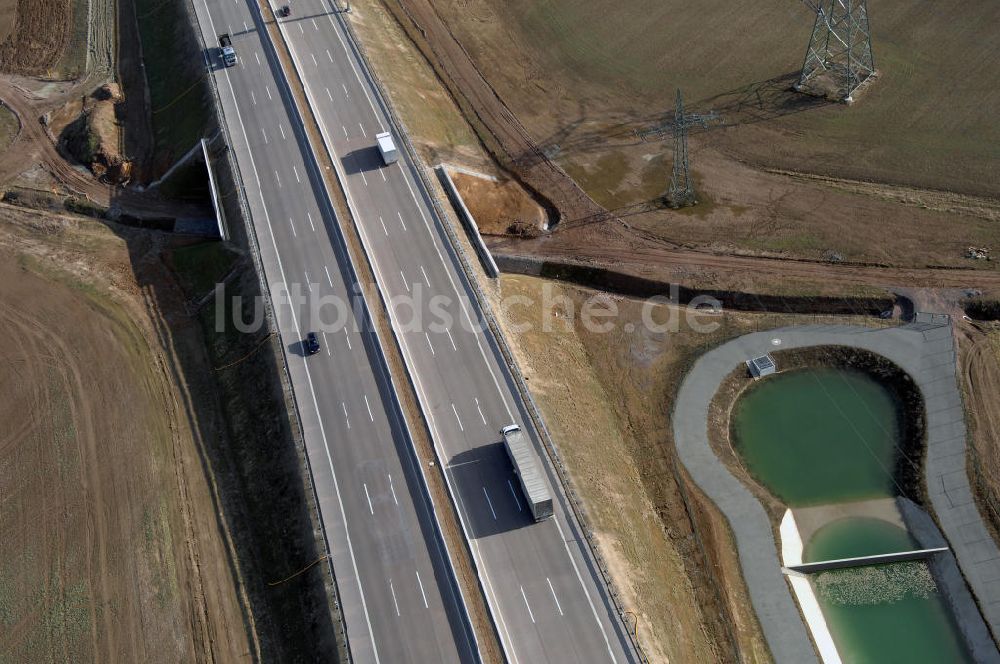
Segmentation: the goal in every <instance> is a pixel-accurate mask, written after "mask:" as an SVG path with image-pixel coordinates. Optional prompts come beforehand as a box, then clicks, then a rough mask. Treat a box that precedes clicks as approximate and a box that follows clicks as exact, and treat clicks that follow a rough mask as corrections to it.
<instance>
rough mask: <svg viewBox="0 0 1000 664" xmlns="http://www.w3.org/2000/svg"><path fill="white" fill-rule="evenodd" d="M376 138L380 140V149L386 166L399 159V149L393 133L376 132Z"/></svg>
mask: <svg viewBox="0 0 1000 664" xmlns="http://www.w3.org/2000/svg"><path fill="white" fill-rule="evenodd" d="M375 140H376V141H378V151H379V153H380V154H381V155H382V162H383V163H384V164H385V165H386V166H388V165H389V164H394V163H396V162H397V161H399V150H397V149H396V144H395V143H394V142H393V140H392V134H390V133H389V132H387V131H384V132H382V133H381V134H375Z"/></svg>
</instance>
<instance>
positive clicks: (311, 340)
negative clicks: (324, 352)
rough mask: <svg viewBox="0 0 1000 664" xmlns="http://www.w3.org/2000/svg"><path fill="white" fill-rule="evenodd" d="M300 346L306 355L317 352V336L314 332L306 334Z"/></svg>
mask: <svg viewBox="0 0 1000 664" xmlns="http://www.w3.org/2000/svg"><path fill="white" fill-rule="evenodd" d="M302 348H304V349H305V351H306V355H315V354H316V353H318V352H319V337H317V336H316V333H315V332H310V333H309V334H307V335H306V340H305V341H303V342H302Z"/></svg>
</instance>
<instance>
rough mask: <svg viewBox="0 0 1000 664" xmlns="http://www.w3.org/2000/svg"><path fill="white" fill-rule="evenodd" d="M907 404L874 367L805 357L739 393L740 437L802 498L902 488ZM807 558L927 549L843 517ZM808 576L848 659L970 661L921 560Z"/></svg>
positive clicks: (740, 445) (889, 529) (786, 495)
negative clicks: (816, 364)
mask: <svg viewBox="0 0 1000 664" xmlns="http://www.w3.org/2000/svg"><path fill="white" fill-rule="evenodd" d="M900 413H901V407H900V405H899V403H897V400H896V398H895V397H894V396H893V394H892V393H891V392H890V391H889V390H887V389H886V388H885V387H883V386H882V385H881V384H880V383H878V382H876V381H875V380H873V379H872V378H870V377H869V376H868V375H867V374H864V373H861V372H855V371H845V370H839V369H832V368H819V369H814V368H809V369H799V370H794V371H789V372H788V373H783V374H778V375H776V376H772V377H769V378H767V379H765V380H763V381H762V382H760V383H759V384H756V385H754V386H753V387H751V388H750V389H749V391H748V392H746V393H745V395H744V396H743V397H742V398H741V399H740V401H739V402H738V403H737V404H736V407H735V409H734V411H733V415H732V421H731V424H732V429H731V433H732V440H733V444H734V447H735V449H736V451H737V452H738V453H739V454H740V456H741V457H742V460H743V462H744V464H745V466H746V468H747V470H748V471H749V473H750V474H751V475H752V476H753V477H754V478H755V479H756V480H757V481H758V482H760V483H761V484H762V485H763V486H764V487H766V488H767V489H768V490H769V491H770V492H771V493H772V494H773V495H774V496H776V497H777V498H779V499H780V500H781V501H782V502H784V503H785V504H786V505H788V506H789V507H791V508H792V509H793V511H794V510H795V508H802V507H807V506H814V505H823V504H831V503H845V502H849V501H858V500H865V499H871V498H886V497H891V496H895V495H898V494H900V493H901V487H900V486H899V483H898V482H899V480H898V479H897V478H898V477H899V473H898V472H897V471H898V465H899V464H900V463H910V459H908V458H907V457H906V455H905V454H904V452H903V451H902V450H903V445H902V441H901V440H900V429H901V425H900V417H901V415H900ZM804 544H805V550H804V562H819V561H825V560H833V559H840V558H852V557H859V556H867V555H874V554H880V553H893V552H899V551H908V550H912V549H915V548H920V547H919V545H918V544H917V543H916V542H915V541H914V540H913V539H912V537H911V536H910V534H909V533H907V532H906V530H904V529H902V528H899V527H898V526H896V525H894V524H892V523H889V522H888V521H884V520H881V519H876V518H863V517H851V518H841V519H838V520H835V521H832V522H831V523H829V524H827V525H825V526H823V527H821V528H819V529H818V530H817V531H816V532H815V533H814V534H813V535H812V537H811V538H810V539H809V541H808V542H805V543H804ZM811 582H812V586H813V589H814V591H815V594H816V596H817V599H818V600H819V605H820V608H821V610H822V612H823V616H824V618H825V619H826V622H827V625H828V627H829V629H830V632H831V634H832V636H833V639H834V642H835V643H836V646H837V651H838V653H839V654H840V657H841V659H842V660H843V661H844V662H848V663H852V664H853V663H857V662H908V663H921V662H928V663H930V662H963V661H969V657H968V654H967V651H966V649H965V646H964V642H963V640H962V637H961V635H960V633H959V631H958V629H957V626H956V625H955V621H954V619H953V617H952V615H951V612H950V611H949V609H948V607H947V605H946V604H945V602H944V601H943V599H942V597H941V596H940V594H939V592H938V589H937V586H936V584H935V582H934V579H933V577H932V576H931V573H930V570H929V568H928V566H927V563H926V562H924V561H913V562H901V563H892V564H886V565H877V566H866V567H855V568H850V569H842V570H835V571H828V572H821V573H819V574H815V575H813V576H812V577H811Z"/></svg>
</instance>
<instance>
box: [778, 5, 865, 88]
mask: <svg viewBox="0 0 1000 664" xmlns="http://www.w3.org/2000/svg"><path fill="white" fill-rule="evenodd" d="M802 1H803V2H804V3H805V4H806V5H807V6H808V7H809V8H810V9H812V10H813V11H814V12H815V13H816V22H815V23H814V24H813V31H812V36H811V37H810V38H809V47H808V48H807V49H806V57H805V61H804V62H803V63H802V74H801V76H800V77H799V82H798V84H797V85H796V86H795V89H796V90H799V91H805V90H807V89H808V87H809V83H810V82H811V81H812V82H815V79H816V78H818V77H820V76H823V75H824V74H829V78H830V80H831V83H832V84H833V85H834V86H835V91H836V93H837V94H838V95H839V96H840V98H841V99H842V100H843V101H845V102H847V103H848V104H850V103H851V102H852V101H854V93H855V91H857V89H858V88H860V87H861V86H862V85H864V84H865V83H867V82H868V81H869V80H871V78H872V77H873V76H874V75H875V59H874V57H873V56H872V36H871V29H870V28H869V26H868V1H867V0H802Z"/></svg>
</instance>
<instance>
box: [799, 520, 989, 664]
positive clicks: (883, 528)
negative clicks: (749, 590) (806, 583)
mask: <svg viewBox="0 0 1000 664" xmlns="http://www.w3.org/2000/svg"><path fill="white" fill-rule="evenodd" d="M915 544H916V543H915V542H914V541H913V539H912V538H911V537H910V535H909V534H908V533H907V532H906V531H905V530H903V529H902V528H899V527H897V526H895V525H893V524H891V523H889V522H887V521H882V520H880V519H870V518H862V517H850V518H845V519H840V520H838V521H834V522H832V523H830V524H828V525H826V526H824V527H823V528H821V529H820V530H818V531H817V532H816V533H815V534H814V535H813V536H812V538H811V539H810V541H809V543H808V545H807V546H806V549H805V551H804V555H803V559H804V560H805V561H806V562H814V561H818V560H831V559H835V558H850V557H855V556H863V555H874V554H877V553H892V552H894V551H903V550H907V549H912V548H913V547H914V545H915ZM811 580H812V584H813V588H814V590H815V591H816V596H817V598H818V599H819V603H820V607H821V608H822V610H823V615H824V616H825V617H826V620H827V624H828V625H829V627H830V633H831V634H832V635H833V639H834V641H835V642H836V644H837V650H838V651H839V653H840V656H841V658H842V659H843V661H844V662H845V664H859V663H867V662H872V663H873V664H874V663H880V664H881V663H889V662H900V663H903V662H906V663H908V664H923V663H925V662H926V663H927V664H937V663H938V662H969V661H972V660H971V658H970V657H969V655H968V653H967V652H966V650H965V646H964V644H963V642H962V641H961V637H960V636H959V633H958V628H957V626H956V625H955V622H954V618H953V617H952V615H951V612H950V611H949V610H948V608H947V606H946V605H945V603H944V602H943V601H942V599H941V596H940V595H939V593H938V590H937V586H936V584H935V583H934V579H933V577H932V576H931V573H930V570H929V569H928V567H927V564H926V563H925V562H923V561H910V562H903V563H891V564H887V565H873V566H868V567H856V568H852V569H842V570H833V571H829V572H821V573H819V574H814V575H813V576H812V577H811Z"/></svg>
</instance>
